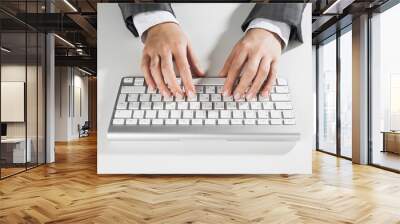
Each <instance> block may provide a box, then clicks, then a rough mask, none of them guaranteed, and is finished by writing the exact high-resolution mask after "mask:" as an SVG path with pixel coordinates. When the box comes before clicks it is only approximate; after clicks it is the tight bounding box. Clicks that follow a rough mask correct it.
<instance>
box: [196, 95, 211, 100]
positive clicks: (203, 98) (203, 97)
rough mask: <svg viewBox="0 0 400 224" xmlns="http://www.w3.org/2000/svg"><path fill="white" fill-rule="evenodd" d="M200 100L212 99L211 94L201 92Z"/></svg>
mask: <svg viewBox="0 0 400 224" xmlns="http://www.w3.org/2000/svg"><path fill="white" fill-rule="evenodd" d="M199 100H200V101H210V95H209V94H200V96H199Z"/></svg>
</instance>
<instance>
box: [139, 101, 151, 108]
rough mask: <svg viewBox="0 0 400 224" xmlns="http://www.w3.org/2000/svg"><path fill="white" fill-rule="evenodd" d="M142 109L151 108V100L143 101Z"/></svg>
mask: <svg viewBox="0 0 400 224" xmlns="http://www.w3.org/2000/svg"><path fill="white" fill-rule="evenodd" d="M140 109H142V110H151V102H142V104H141V106H140Z"/></svg>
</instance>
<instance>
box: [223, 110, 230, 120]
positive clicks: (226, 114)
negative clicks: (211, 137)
mask: <svg viewBox="0 0 400 224" xmlns="http://www.w3.org/2000/svg"><path fill="white" fill-rule="evenodd" d="M221 118H231V111H230V110H221Z"/></svg>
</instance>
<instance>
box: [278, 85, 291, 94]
mask: <svg viewBox="0 0 400 224" xmlns="http://www.w3.org/2000/svg"><path fill="white" fill-rule="evenodd" d="M275 92H276V93H289V87H288V86H275Z"/></svg>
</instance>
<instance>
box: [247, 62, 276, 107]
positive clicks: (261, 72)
mask: <svg viewBox="0 0 400 224" xmlns="http://www.w3.org/2000/svg"><path fill="white" fill-rule="evenodd" d="M269 66H270V63H269V61H268V60H267V59H266V58H263V59H261V62H260V66H258V71H257V74H256V78H255V79H254V81H253V84H252V85H251V87H250V89H249V91H248V92H247V95H246V99H247V100H251V99H253V98H254V97H255V96H256V95H257V93H258V92H259V91H260V89H261V87H262V86H263V84H264V82H265V80H266V79H267V75H268V72H269Z"/></svg>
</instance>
